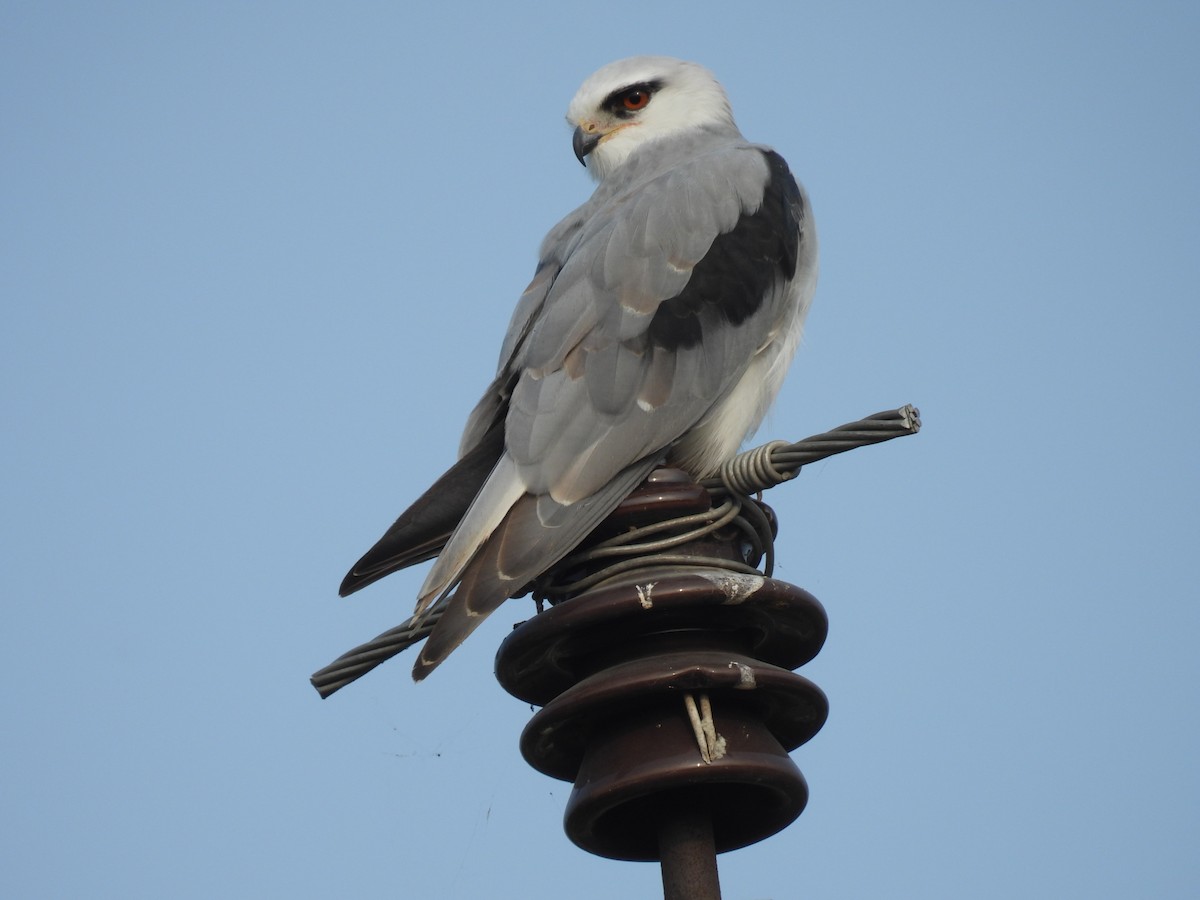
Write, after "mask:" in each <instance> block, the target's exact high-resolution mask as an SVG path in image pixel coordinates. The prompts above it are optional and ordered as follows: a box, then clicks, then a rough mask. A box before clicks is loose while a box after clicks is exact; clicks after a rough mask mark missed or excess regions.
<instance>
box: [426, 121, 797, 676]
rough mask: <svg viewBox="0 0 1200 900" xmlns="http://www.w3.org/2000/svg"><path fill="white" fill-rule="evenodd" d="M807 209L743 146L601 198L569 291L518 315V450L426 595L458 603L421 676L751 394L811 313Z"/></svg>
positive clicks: (775, 168) (570, 269)
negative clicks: (754, 365) (749, 375)
mask: <svg viewBox="0 0 1200 900" xmlns="http://www.w3.org/2000/svg"><path fill="white" fill-rule="evenodd" d="M606 185H607V182H606ZM606 185H602V186H601V188H600V189H598V191H597V193H598V194H600V191H602V190H603V189H604V188H605V186H606ZM597 201H598V202H597ZM800 207H801V200H800V194H799V191H798V188H797V187H796V184H795V182H794V181H793V180H792V178H791V175H790V173H788V171H787V167H786V165H785V164H784V163H783V161H782V159H780V158H779V157H778V156H777V155H775V154H773V153H769V152H764V151H763V150H762V149H760V148H756V147H752V146H750V145H745V144H739V145H732V146H730V145H727V146H725V147H723V148H721V149H719V150H714V151H712V152H709V153H707V154H704V155H701V156H696V157H694V158H692V159H690V160H689V161H687V162H685V163H683V164H681V165H678V166H676V167H674V168H671V169H668V170H665V171H661V172H660V173H659V174H657V175H656V176H655V177H653V178H650V179H649V180H646V181H643V182H641V183H638V184H636V185H633V186H631V189H628V190H625V191H621V190H614V191H609V192H608V194H607V196H604V195H601V196H600V197H599V198H594V201H593V203H592V204H591V206H590V208H589V209H588V216H587V218H586V221H583V222H582V223H581V224H580V225H579V227H577V228H575V229H573V230H571V231H569V232H568V233H566V234H564V235H563V236H562V237H561V241H560V243H559V244H555V245H551V246H550V247H548V248H545V249H548V251H549V252H548V253H544V254H543V255H544V257H547V256H548V257H550V258H552V259H553V260H555V261H556V264H555V265H554V266H552V267H551V268H554V269H557V271H556V272H555V274H554V277H553V283H552V284H550V285H549V289H548V290H547V291H546V292H545V295H544V297H541V299H540V300H538V299H534V300H532V301H530V302H529V303H527V304H525V307H524V308H523V309H519V310H518V318H519V320H520V321H519V324H518V323H517V320H516V319H514V329H515V330H516V332H517V334H516V335H515V336H514V333H513V330H510V336H509V340H508V341H507V342H506V351H507V353H506V357H507V363H505V362H504V359H505V357H502V366H503V369H502V371H507V372H508V373H509V376H510V377H511V379H512V382H511V384H512V389H511V395H510V396H509V397H508V399H507V402H508V412H507V418H506V427H505V451H504V453H503V454H502V456H501V458H500V461H499V462H498V463H497V466H496V468H495V470H493V472H492V475H491V476H490V477H489V479H488V482H487V484H486V485H485V486H484V488H483V490H482V491H481V492H480V494H479V496H478V497H477V498H476V500H475V502H474V503H473V504H472V506H471V508H470V510H468V512H467V514H466V516H465V517H464V519H463V522H462V524H461V525H460V527H459V528H458V530H457V531H456V532H455V533H454V535H453V536H452V538H451V540H450V542H449V543H448V544H447V546H446V549H445V551H444V552H443V554H442V555H441V556H439V558H438V560H437V562H436V563H435V565H434V567H433V569H432V570H431V572H430V574H429V578H428V579H427V580H426V583H425V586H424V587H423V588H422V591H421V600H420V604H421V605H428V604H429V603H432V602H433V601H434V600H435V599H436V598H438V597H445V596H446V595H447V594H449V592H450V591H452V590H454V589H455V587H456V586H457V591H456V592H455V593H454V596H453V597H451V599H450V602H449V604H448V605H447V607H446V609H445V610H444V612H443V613H442V617H441V619H440V621H439V622H438V625H437V627H436V628H435V630H434V632H433V634H431V636H430V638H429V640H428V641H427V642H426V645H425V647H424V648H423V651H422V653H421V656H420V658H419V659H418V660H417V663H416V666H415V667H414V672H413V674H414V677H416V678H418V679H419V678H423V677H424V676H425V675H426V674H428V672H429V671H431V670H432V668H433V667H434V666H436V665H437V664H438V663H439V662H440V661H441V660H442V659H444V658H445V656H446V655H447V654H448V653H449V652H450V651H451V650H453V649H454V647H456V646H457V645H458V644H459V643H461V642H462V640H463V639H465V637H466V636H467V634H469V633H470V632H471V631H472V630H474V628H475V627H476V626H477V625H478V624H479V622H480V621H482V619H483V618H484V617H485V616H486V615H488V614H489V613H490V612H492V611H493V610H494V609H495V608H496V607H497V606H499V605H500V603H502V602H503V601H504V600H505V599H507V598H508V597H509V596H511V595H512V594H514V593H516V592H518V591H519V590H521V589H522V588H524V587H525V586H526V585H527V584H528V582H529V581H531V580H532V579H533V578H535V577H536V576H537V575H538V574H540V573H541V572H543V571H545V570H546V569H547V568H549V567H550V566H551V565H553V564H554V563H555V562H557V561H558V560H559V559H561V558H562V557H563V556H564V555H565V554H567V553H568V552H570V550H571V549H572V548H574V547H575V546H576V545H577V544H578V543H579V542H580V541H581V540H582V539H583V538H584V537H585V536H586V535H587V533H588V532H589V531H591V530H592V529H593V528H594V527H595V525H596V524H598V523H599V521H600V520H602V519H603V518H604V517H605V516H606V515H607V514H608V513H609V512H610V511H611V510H612V509H613V508H614V507H615V506H616V505H617V504H618V503H619V502H620V501H621V500H622V499H623V498H624V497H625V496H626V495H627V494H628V493H629V491H630V490H632V488H633V487H635V486H636V485H637V483H638V482H639V481H640V480H641V479H642V478H644V477H645V475H646V474H647V473H648V472H649V470H650V469H651V468H653V466H654V465H655V464H657V463H658V462H659V461H660V460H661V459H662V458H663V456H664V455H665V454H666V452H667V451H668V450H669V449H670V448H671V446H672V445H673V444H674V443H675V442H676V441H677V440H678V439H679V438H680V437H681V436H682V435H684V434H685V433H686V432H687V430H688V429H689V428H691V427H693V426H695V425H696V424H697V423H698V422H701V421H702V420H703V419H704V418H705V416H706V415H708V414H709V413H710V412H711V410H712V409H713V408H714V405H715V404H717V403H718V402H719V401H720V400H721V399H722V398H723V397H724V396H725V395H726V394H727V393H728V392H729V391H730V390H731V389H732V387H733V386H734V385H735V384H737V382H738V381H739V379H740V378H741V377H742V375H743V374H744V373H745V372H746V370H747V367H748V366H749V365H750V362H751V360H752V359H753V358H754V357H755V355H756V354H757V353H758V352H759V351H760V350H762V348H763V347H764V346H766V345H767V344H768V343H769V342H770V340H771V338H772V335H774V334H775V333H776V332H777V331H778V329H779V322H780V320H781V319H782V318H784V317H785V310H784V307H785V306H786V304H787V303H788V302H790V301H791V300H792V299H793V298H792V294H791V292H790V290H789V285H790V282H791V279H792V278H793V276H794V275H795V269H796V259H797V248H798V244H799V241H800V220H801V219H802V209H801V208H800ZM558 261H561V264H558ZM535 281H536V279H535ZM485 399H486V398H485ZM743 437H744V435H742V434H739V435H737V436H736V438H735V440H734V447H735V448H736V445H737V443H740V441H741V440H742V438H743ZM694 474H702V473H694Z"/></svg>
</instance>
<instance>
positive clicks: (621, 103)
mask: <svg viewBox="0 0 1200 900" xmlns="http://www.w3.org/2000/svg"><path fill="white" fill-rule="evenodd" d="M661 89H662V82H661V81H638V82H634V83H633V84H627V85H625V87H623V88H618V89H617V90H615V91H613V92H612V93H611V94H609V95H608V96H607V97H605V98H604V102H603V103H601V104H600V105H601V106H602V107H603V108H604V109H605V110H606V111H607V112H609V113H612V114H613V115H614V116H617V117H619V118H622V119H626V118H628V117H629V116H631V115H633V113H632V112H631V111H630V110H628V109H626V108H625V97H626V96H628V95H629V94H631V93H633V92H634V91H642V92H644V93H647V94H649V95H650V96H651V97H653V96H654V95H655V94H656V93H658V92H659V91H660V90H661Z"/></svg>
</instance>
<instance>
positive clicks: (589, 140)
mask: <svg viewBox="0 0 1200 900" xmlns="http://www.w3.org/2000/svg"><path fill="white" fill-rule="evenodd" d="M602 137H604V134H603V132H601V131H600V129H599V128H597V127H596V125H595V123H593V122H584V123H583V124H582V125H580V126H579V127H578V128H576V129H575V134H574V135H572V136H571V148H572V149H573V150H574V151H575V158H576V159H577V160H579V163H580V165H582V166H584V167H585V168H586V167H587V162H586V161H585V160H586V159H587V155H588V154H589V153H591V152H592V151H593V150H595V149H596V145H597V144H599V143H600V139H601V138H602Z"/></svg>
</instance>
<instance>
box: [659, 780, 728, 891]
mask: <svg viewBox="0 0 1200 900" xmlns="http://www.w3.org/2000/svg"><path fill="white" fill-rule="evenodd" d="M663 806H665V807H671V806H674V807H676V808H675V809H664V810H663V814H662V819H661V820H660V821H659V825H658V849H659V854H660V856H661V859H662V880H663V900H721V882H720V880H719V879H718V877H717V849H716V845H715V844H714V843H713V829H712V817H711V815H710V814H709V812H708V811H707V810H704V809H700V808H697V807H695V806H691V805H690V804H681V803H671V802H670V801H667V802H666V803H664V804H663Z"/></svg>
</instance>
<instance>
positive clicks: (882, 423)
mask: <svg viewBox="0 0 1200 900" xmlns="http://www.w3.org/2000/svg"><path fill="white" fill-rule="evenodd" d="M920 429H921V414H920V411H919V410H918V409H917V408H916V407H915V406H912V405H911V404H908V405H905V406H902V407H900V408H899V409H891V410H886V411H884V412H879V413H875V415H873V416H867V417H866V418H865V419H860V420H858V421H857V422H850V423H848V424H846V425H841V426H839V427H837V428H834V429H833V430H831V431H827V432H825V433H824V434H818V435H814V436H812V437H808V438H805V439H804V440H802V441H797V442H796V443H788V442H787V441H771V442H770V443H768V444H763V445H762V446H760V447H755V448H754V449H753V450H747V451H746V452H745V453H740V454H738V455H737V456H736V457H734V458H733V459H732V460H730V461H729V462H727V463H726V464H725V465H724V466H722V467H721V471H720V472H719V473H718V474H717V475H715V476H713V477H712V478H707V479H705V480H703V481H702V482H700V483H701V485H703V486H704V487H705V488H706V489H707V490H708V491H709V492H710V493H712V494H713V499H714V500H720V503H719V504H718V505H717V506H716V507H714V508H713V509H712V510H709V511H708V512H705V513H699V514H695V515H690V516H682V517H680V518H678V519H671V520H668V521H666V522H656V523H654V524H652V525H646V526H643V527H641V528H636V529H631V530H630V531H628V532H625V533H623V534H620V535H617V536H615V537H612V538H609V539H608V540H605V541H602V542H601V543H599V544H596V545H594V546H593V547H590V548H589V549H587V550H585V551H582V552H581V553H579V554H575V555H574V556H571V557H568V559H567V560H564V561H563V562H562V563H559V565H558V566H556V567H555V568H554V569H553V570H551V572H550V573H548V575H549V578H545V577H544V578H543V579H539V581H538V582H537V583H535V585H534V586H533V587H534V591H535V594H534V595H535V598H536V599H538V601H539V608H540V603H541V601H542V600H544V599H561V598H562V597H563V596H565V595H567V594H575V593H579V592H581V591H583V590H586V589H587V588H589V587H592V586H594V585H595V584H597V583H599V582H600V581H603V580H606V579H608V578H611V577H613V576H614V575H618V574H621V573H623V572H627V571H629V570H630V569H634V568H640V567H641V566H644V565H648V564H650V565H687V566H697V565H699V566H706V567H712V566H716V567H720V568H726V569H732V570H737V571H741V568H739V567H740V566H742V565H744V564H739V563H736V562H730V561H729V560H727V559H708V558H707V557H697V556H686V555H683V554H673V553H670V552H668V551H670V550H671V549H673V548H674V547H677V546H679V545H681V544H684V543H688V542H689V541H693V540H696V539H698V538H701V537H704V536H705V535H706V534H710V533H712V532H713V531H716V530H717V529H718V528H724V527H727V526H730V527H736V528H738V529H739V530H741V531H742V532H743V534H744V535H745V537H746V541H747V543H748V544H749V546H750V552H749V554H748V558H750V559H754V560H755V561H756V563H757V562H758V561H762V562H763V565H762V569H761V572H760V570H759V569H757V568H755V567H754V566H751V565H744V569H745V571H746V573H747V574H764V575H766V576H767V577H770V575H771V571H772V569H773V567H774V542H773V540H772V535H771V527H770V522H769V521H768V520H767V516H766V513H764V512H763V510H762V507H760V506H759V505H758V503H757V502H755V501H754V500H752V499H751V497H750V495H751V494H756V493H761V492H762V491H765V490H768V489H770V488H772V487H775V486H776V485H779V484H782V483H783V482H785V481H790V480H791V479H793V478H795V477H796V475H797V474H798V473H799V471H800V469H801V467H802V466H805V465H807V464H809V463H813V462H816V461H818V460H822V459H826V458H828V457H830V456H834V455H836V454H838V453H844V452H846V451H847V450H853V449H855V448H856V447H866V446H868V445H870V444H878V443H881V442H883V441H890V440H892V439H893V438H898V437H904V436H905V435H909V434H916V433H917V432H918V431H920ZM663 534H665V535H666V536H665V537H657V536H658V535H663ZM604 557H613V558H615V559H616V560H617V561H616V562H614V563H613V564H612V565H610V566H607V567H605V568H604V569H602V570H601V571H599V572H595V573H592V574H590V575H588V576H587V577H586V578H583V579H581V580H578V581H572V582H570V583H569V585H567V584H559V583H557V582H556V581H555V580H554V574H555V573H558V572H561V571H562V570H563V569H564V568H568V567H573V566H576V565H578V564H579V563H581V562H585V561H592V560H595V559H600V558H604ZM449 599H450V598H448V597H446V598H443V599H442V600H440V601H438V602H437V603H435V604H434V605H433V606H432V607H430V608H429V609H427V610H425V611H424V612H423V613H420V614H417V615H413V616H411V617H410V618H409V619H407V620H406V621H405V622H403V623H401V624H400V625H397V626H396V627H395V628H392V629H389V630H388V631H385V632H384V633H383V634H381V635H379V636H378V637H376V638H375V639H374V640H371V641H368V642H367V643H365V644H362V645H360V646H358V647H355V648H354V649H353V650H351V651H349V652H348V653H344V654H342V655H341V656H339V657H338V658H337V659H336V660H334V661H333V662H332V663H330V664H329V665H327V666H326V667H325V668H323V669H321V670H320V671H318V672H315V673H314V674H313V676H312V678H311V679H310V680H311V681H312V685H313V687H314V688H316V689H317V693H319V694H320V695H321V696H322V697H328V696H329V695H330V694H332V693H334V692H335V691H337V690H339V689H340V688H343V687H345V686H346V685H348V684H350V682H352V681H355V680H357V679H358V678H361V677H362V676H363V675H365V674H367V672H369V671H371V669H373V668H375V667H376V666H377V665H379V664H380V663H382V662H384V661H385V660H388V659H390V658H391V657H393V656H395V655H396V654H397V653H400V652H401V651H403V650H406V649H408V648H409V647H411V646H412V645H413V644H415V643H417V642H418V641H421V640H424V639H425V638H426V637H428V636H429V633H430V632H431V631H433V628H434V626H435V625H437V623H438V619H440V618H441V615H442V611H443V610H444V609H445V608H446V604H447V603H448V602H449Z"/></svg>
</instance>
